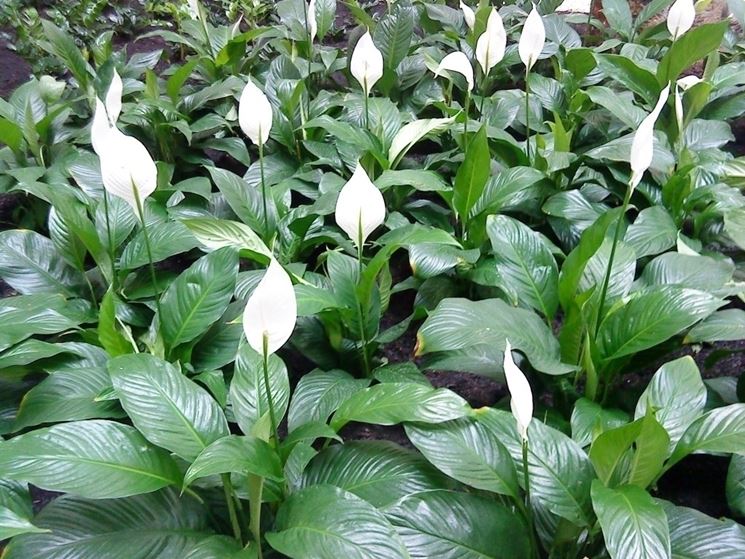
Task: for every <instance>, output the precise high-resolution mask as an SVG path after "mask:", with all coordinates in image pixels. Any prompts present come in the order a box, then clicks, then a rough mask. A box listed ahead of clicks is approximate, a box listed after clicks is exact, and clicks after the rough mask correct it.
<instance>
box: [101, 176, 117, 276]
mask: <svg viewBox="0 0 745 559" xmlns="http://www.w3.org/2000/svg"><path fill="white" fill-rule="evenodd" d="M103 209H104V213H105V214H106V237H107V240H108V246H109V258H110V259H111V287H112V289H113V290H114V291H116V284H117V281H116V264H115V262H116V261H115V259H114V252H115V249H114V237H112V236H111V219H110V218H109V194H108V192H106V190H105V189H104V191H103Z"/></svg>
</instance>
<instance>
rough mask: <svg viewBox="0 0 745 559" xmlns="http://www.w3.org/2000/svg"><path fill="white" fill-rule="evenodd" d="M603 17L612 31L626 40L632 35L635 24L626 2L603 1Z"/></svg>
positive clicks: (621, 0)
mask: <svg viewBox="0 0 745 559" xmlns="http://www.w3.org/2000/svg"><path fill="white" fill-rule="evenodd" d="M603 15H604V16H605V18H606V19H607V20H608V25H609V26H610V29H612V30H613V31H616V32H617V33H621V34H622V35H623V36H624V37H626V38H628V37H629V36H630V35H631V33H632V29H633V23H634V22H633V18H632V16H631V9H630V8H629V3H628V2H627V1H626V0H603Z"/></svg>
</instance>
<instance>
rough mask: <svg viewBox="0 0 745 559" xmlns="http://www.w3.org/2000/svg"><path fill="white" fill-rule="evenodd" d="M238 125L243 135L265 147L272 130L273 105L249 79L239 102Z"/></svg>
mask: <svg viewBox="0 0 745 559" xmlns="http://www.w3.org/2000/svg"><path fill="white" fill-rule="evenodd" d="M238 123H239V124H240V126H241V130H243V133H244V134H246V136H248V138H249V139H250V140H251V141H252V142H253V143H254V144H256V145H259V146H261V145H264V144H265V143H266V142H267V140H268V139H269V132H271V130H272V104H271V103H270V102H269V99H267V96H266V95H264V92H263V91H261V90H260V89H259V88H258V87H256V85H254V83H253V82H252V81H251V80H250V79H249V80H248V83H247V84H246V87H244V88H243V93H241V99H240V101H239V102H238Z"/></svg>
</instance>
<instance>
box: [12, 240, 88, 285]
mask: <svg viewBox="0 0 745 559" xmlns="http://www.w3.org/2000/svg"><path fill="white" fill-rule="evenodd" d="M0 277H2V278H3V279H4V280H5V281H6V282H7V283H8V284H10V286H11V287H12V288H13V289H15V290H16V291H18V292H19V293H22V294H24V295H35V294H38V293H61V294H63V295H65V296H67V297H73V296H76V295H80V294H82V293H85V292H86V291H85V287H84V286H85V277H84V276H83V274H82V273H81V272H80V271H78V270H76V269H75V268H73V267H72V266H70V265H69V264H68V263H67V262H65V260H64V259H63V258H62V256H61V255H60V254H59V253H58V252H57V249H56V248H55V247H54V244H53V243H52V241H50V240H49V239H47V238H46V237H43V236H41V235H39V234H38V233H35V232H34V231H26V230H11V231H4V232H2V233H0Z"/></svg>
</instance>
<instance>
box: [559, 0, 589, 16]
mask: <svg viewBox="0 0 745 559" xmlns="http://www.w3.org/2000/svg"><path fill="white" fill-rule="evenodd" d="M591 4H592V0H564V1H563V2H562V3H561V4H560V5H559V7H558V8H556V12H557V13H562V12H569V13H575V14H589V13H590V8H591Z"/></svg>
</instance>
